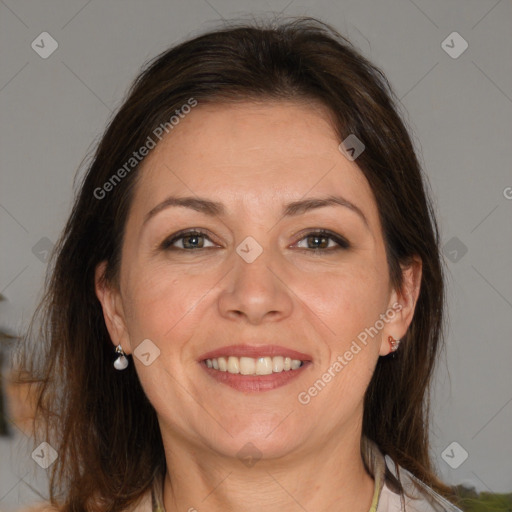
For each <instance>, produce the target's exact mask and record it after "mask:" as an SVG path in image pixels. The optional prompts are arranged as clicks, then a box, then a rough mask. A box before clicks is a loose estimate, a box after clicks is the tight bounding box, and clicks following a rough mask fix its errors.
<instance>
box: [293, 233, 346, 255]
mask: <svg viewBox="0 0 512 512" xmlns="http://www.w3.org/2000/svg"><path fill="white" fill-rule="evenodd" d="M303 240H306V242H307V247H305V248H304V247H301V249H302V248H304V249H306V250H310V251H313V252H315V251H321V252H322V251H323V252H331V251H336V250H338V249H348V248H349V247H350V244H349V243H348V242H347V241H346V240H345V239H344V238H342V237H340V236H339V235H336V234H334V233H331V232H330V231H326V230H320V231H311V232H310V233H307V234H306V236H304V237H303V238H301V240H299V242H298V243H300V242H302V241H303ZM332 242H334V245H332ZM329 244H331V245H330V246H329Z"/></svg>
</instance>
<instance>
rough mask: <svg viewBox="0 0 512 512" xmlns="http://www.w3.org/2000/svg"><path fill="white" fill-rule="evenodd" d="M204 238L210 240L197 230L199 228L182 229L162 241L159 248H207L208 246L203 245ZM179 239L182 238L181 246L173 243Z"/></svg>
mask: <svg viewBox="0 0 512 512" xmlns="http://www.w3.org/2000/svg"><path fill="white" fill-rule="evenodd" d="M204 239H206V240H210V238H209V237H208V235H207V234H206V233H204V232H202V231H199V230H189V231H182V232H180V233H176V234H175V235H172V237H170V238H168V239H166V240H165V241H164V242H163V243H162V245H161V248H162V249H164V250H174V249H181V250H188V249H190V250H197V249H207V248H208V247H205V246H204ZM180 240H183V242H182V244H181V247H179V246H176V245H175V243H176V242H178V241H180ZM210 242H211V240H210Z"/></svg>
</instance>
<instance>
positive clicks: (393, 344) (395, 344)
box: [388, 336, 400, 352]
mask: <svg viewBox="0 0 512 512" xmlns="http://www.w3.org/2000/svg"><path fill="white" fill-rule="evenodd" d="M388 342H389V348H390V349H391V352H396V351H397V350H398V346H399V345H400V340H395V339H393V336H388Z"/></svg>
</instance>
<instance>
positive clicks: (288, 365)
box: [206, 356, 303, 375]
mask: <svg viewBox="0 0 512 512" xmlns="http://www.w3.org/2000/svg"><path fill="white" fill-rule="evenodd" d="M302 365H303V362H302V361H300V360H299V359H291V358H290V357H283V356H274V357H269V356H266V357H258V358H257V359H255V358H253V357H236V356H229V357H215V358H212V359H207V360H206V366H207V367H208V368H213V369H214V370H219V371H221V372H229V373H240V374H242V375H270V374H271V373H281V372H282V371H289V370H297V369H298V368H300V367H301V366H302Z"/></svg>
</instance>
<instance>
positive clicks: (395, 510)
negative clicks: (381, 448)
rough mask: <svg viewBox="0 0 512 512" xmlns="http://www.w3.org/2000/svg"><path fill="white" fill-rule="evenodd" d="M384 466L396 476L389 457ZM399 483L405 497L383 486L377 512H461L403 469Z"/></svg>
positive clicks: (400, 469)
mask: <svg viewBox="0 0 512 512" xmlns="http://www.w3.org/2000/svg"><path fill="white" fill-rule="evenodd" d="M385 460H386V466H387V467H388V468H389V470H390V471H391V473H392V474H393V475H395V476H397V471H396V467H395V465H394V463H393V461H392V460H391V458H390V457H387V456H386V458H385ZM399 474H400V483H401V484H402V486H403V488H404V491H405V496H403V501H402V497H401V496H400V495H399V494H397V493H396V492H394V491H393V490H392V489H391V488H390V487H389V486H387V485H386V484H384V486H383V488H382V492H381V496H380V499H379V505H378V508H377V512H402V511H403V510H404V507H405V511H406V512H462V511H461V509H459V508H457V507H456V506H455V505H454V504H453V503H450V502H449V501H448V500H447V499H445V498H444V497H443V496H441V495H440V494H438V493H437V492H435V491H434V490H433V489H432V488H430V487H429V486H427V485H426V484H424V483H423V482H422V481H421V480H418V479H417V478H416V477H415V476H414V475H413V474H412V473H410V472H409V471H407V470H406V469H405V468H402V467H399Z"/></svg>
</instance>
